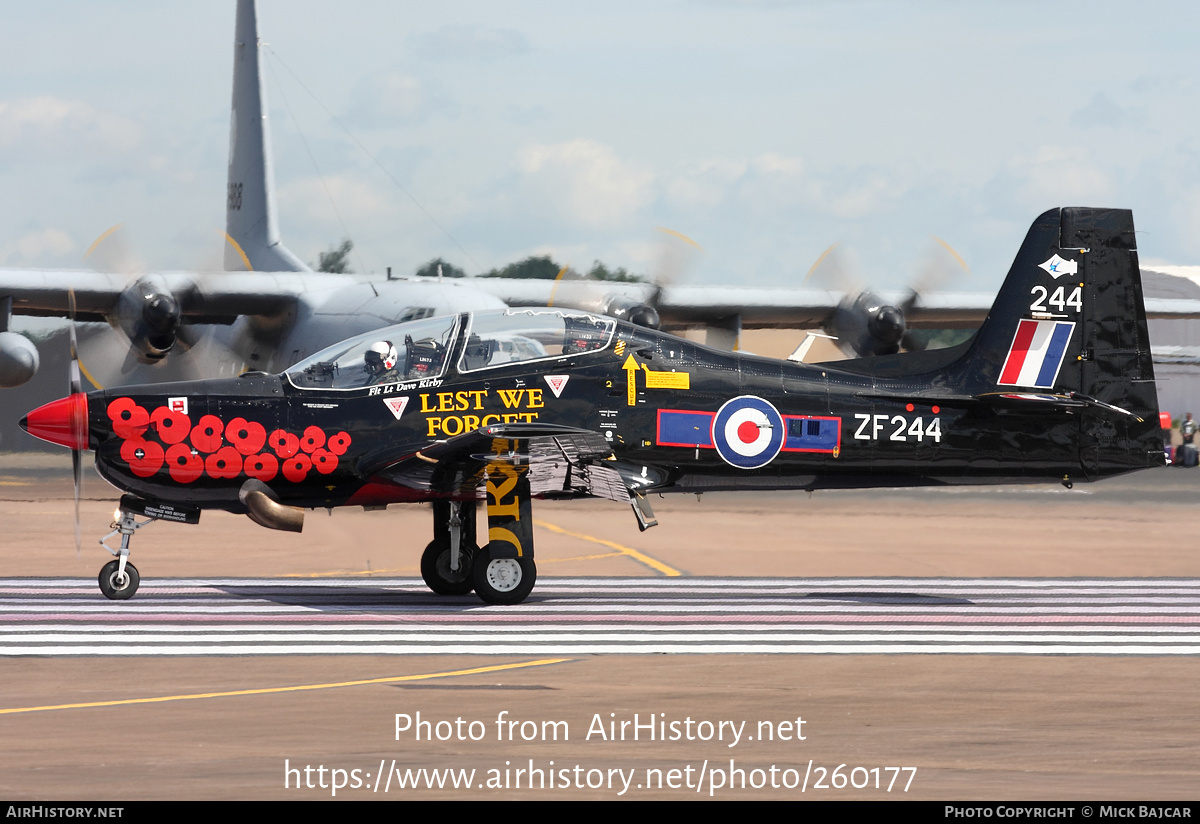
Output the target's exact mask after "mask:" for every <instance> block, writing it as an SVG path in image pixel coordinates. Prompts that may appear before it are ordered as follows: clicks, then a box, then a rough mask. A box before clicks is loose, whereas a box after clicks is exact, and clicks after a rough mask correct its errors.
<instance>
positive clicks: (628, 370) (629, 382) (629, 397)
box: [621, 355, 638, 406]
mask: <svg viewBox="0 0 1200 824" xmlns="http://www.w3.org/2000/svg"><path fill="white" fill-rule="evenodd" d="M621 368H622V369H624V370H625V378H626V381H625V400H626V401H628V403H629V405H630V406H636V405H637V373H638V365H637V361H635V360H634V359H633V355H630V356H629V357H627V358H626V359H625V363H623V364H621Z"/></svg>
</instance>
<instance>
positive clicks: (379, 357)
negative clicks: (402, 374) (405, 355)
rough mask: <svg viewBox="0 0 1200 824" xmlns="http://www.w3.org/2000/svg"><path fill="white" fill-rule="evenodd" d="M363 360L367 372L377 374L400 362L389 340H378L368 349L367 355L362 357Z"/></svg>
mask: <svg viewBox="0 0 1200 824" xmlns="http://www.w3.org/2000/svg"><path fill="white" fill-rule="evenodd" d="M363 360H364V361H366V364H367V365H366V369H367V371H368V372H373V373H375V374H379V373H380V372H386V371H387V370H389V369H392V368H393V367H395V365H396V361H398V360H400V355H399V354H398V353H397V352H396V347H395V346H393V345H392V342H391V341H390V340H380V341H376V342H375V343H372V344H371V345H370V347H368V349H367V353H366V354H365V355H363Z"/></svg>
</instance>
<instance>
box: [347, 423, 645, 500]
mask: <svg viewBox="0 0 1200 824" xmlns="http://www.w3.org/2000/svg"><path fill="white" fill-rule="evenodd" d="M612 454H613V452H612V447H611V445H610V444H609V443H608V442H607V441H606V440H605V439H604V437H603V436H602V435H600V434H599V433H598V432H593V431H591V430H588V429H576V428H573V427H568V426H555V425H549V424H520V423H514V424H497V425H495V426H487V427H483V428H481V429H477V430H475V431H473V432H467V433H464V434H462V435H458V436H456V437H454V438H450V439H449V440H445V441H436V442H434V443H433V444H430V445H429V446H427V447H424V448H422V449H420V450H417V451H411V450H409V451H408V452H407V454H404V455H403V456H401V457H398V458H394V459H390V460H389V459H387V458H381V459H379V460H378V461H377V462H376V465H375V466H374V467H372V466H370V465H368V466H366V467H365V468H364V469H365V471H366V472H367V474H369V475H371V476H372V477H376V478H379V479H381V480H384V481H387V482H390V483H394V484H400V485H401V486H407V487H410V488H415V489H423V490H429V491H433V492H444V493H461V494H464V495H473V494H474V492H475V490H477V489H478V488H479V486H480V485H481V484H482V483H483V479H484V476H485V474H486V472H487V467H488V464H490V463H493V462H497V461H499V462H503V463H509V464H513V465H516V466H527V467H528V468H529V469H528V478H529V486H530V491H531V493H532V494H533V495H535V496H538V497H545V498H554V497H580V496H583V495H591V496H594V497H598V498H607V499H609V500H612V501H618V502H621V503H628V502H629V499H630V490H629V487H628V486H627V485H626V483H625V481H624V480H623V479H622V476H621V474H620V472H619V471H618V470H617V468H616V467H615V466H613V465H611V464H610V462H609V461H608V459H609V458H611V457H612Z"/></svg>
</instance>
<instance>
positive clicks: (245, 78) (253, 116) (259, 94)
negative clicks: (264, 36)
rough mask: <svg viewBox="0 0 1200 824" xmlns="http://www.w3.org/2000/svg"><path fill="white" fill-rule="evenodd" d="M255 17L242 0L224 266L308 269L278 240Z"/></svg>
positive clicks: (251, 2)
mask: <svg viewBox="0 0 1200 824" xmlns="http://www.w3.org/2000/svg"><path fill="white" fill-rule="evenodd" d="M257 18H258V13H257V11H256V9H255V3H254V0H238V4H237V28H236V33H235V35H234V44H233V112H232V114H231V115H230V125H229V186H228V190H227V193H226V203H225V233H226V235H227V238H226V240H227V243H226V246H225V269H226V270H228V271H245V270H247V269H254V270H257V271H260V272H307V271H309V268H308V267H307V266H305V265H304V263H303V261H301V260H300V259H299V258H298V257H296V256H295V255H294V254H292V253H291V252H290V251H288V249H287V248H286V247H285V246H284V245H283V244H282V243H281V242H280V239H279V226H278V224H277V222H276V218H275V194H274V193H275V175H274V173H273V171H272V168H271V144H270V134H269V129H268V124H267V115H266V111H267V100H266V88H265V87H264V86H263V84H262V78H261V74H262V72H261V69H262V56H261V46H260V44H259V40H258V22H257Z"/></svg>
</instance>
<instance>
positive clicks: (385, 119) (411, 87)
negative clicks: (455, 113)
mask: <svg viewBox="0 0 1200 824" xmlns="http://www.w3.org/2000/svg"><path fill="white" fill-rule="evenodd" d="M452 108H454V102H453V100H452V99H451V98H450V96H449V95H448V94H447V93H446V92H445V91H444V90H443V89H441V88H439V87H437V86H436V85H431V84H430V83H428V82H426V81H424V80H422V79H421V78H419V77H416V76H414V75H412V74H408V73H406V72H404V71H401V70H400V69H396V68H393V69H387V70H385V71H379V72H375V73H374V74H372V75H370V76H369V77H367V78H366V80H364V81H363V82H362V83H360V84H359V86H358V88H357V89H356V91H355V94H354V103H353V104H352V105H351V107H350V111H349V114H348V117H349V118H350V119H351V120H352V121H354V122H356V123H359V124H361V125H364V126H369V127H373V128H379V127H387V126H398V125H411V124H414V123H420V122H423V121H425V120H427V119H428V118H429V117H430V116H431V115H433V114H434V113H436V112H439V111H444V110H447V109H452Z"/></svg>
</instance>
